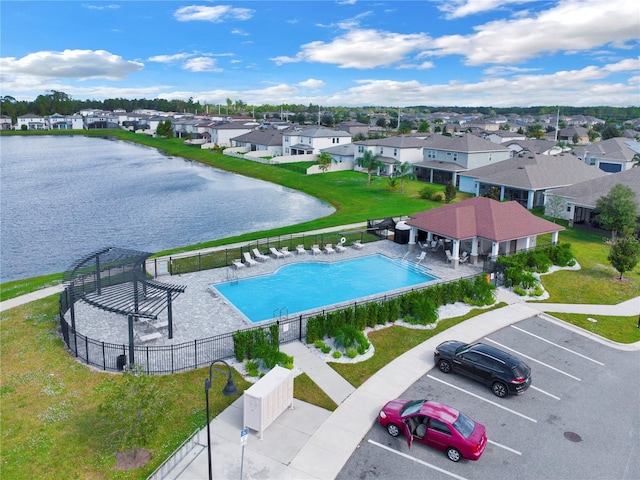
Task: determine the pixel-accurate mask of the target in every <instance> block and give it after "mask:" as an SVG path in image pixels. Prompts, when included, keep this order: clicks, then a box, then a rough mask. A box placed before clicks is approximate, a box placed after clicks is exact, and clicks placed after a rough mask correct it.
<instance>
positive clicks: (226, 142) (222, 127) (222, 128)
mask: <svg viewBox="0 0 640 480" xmlns="http://www.w3.org/2000/svg"><path fill="white" fill-rule="evenodd" d="M258 127H259V124H258V122H254V121H247V122H244V121H234V122H229V123H212V124H210V125H209V126H207V127H206V128H205V131H206V133H208V134H209V138H210V140H209V142H210V143H209V144H211V145H218V146H220V147H230V146H231V139H232V138H235V137H238V136H240V135H242V134H243V133H249V132H251V131H253V130H256V129H257V128H258ZM209 144H206V145H209ZM203 148H205V147H203Z"/></svg>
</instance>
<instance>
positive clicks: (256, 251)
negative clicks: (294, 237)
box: [251, 248, 269, 262]
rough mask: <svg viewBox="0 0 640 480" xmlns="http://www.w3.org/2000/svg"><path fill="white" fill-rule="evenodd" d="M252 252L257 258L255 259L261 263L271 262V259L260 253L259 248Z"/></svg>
mask: <svg viewBox="0 0 640 480" xmlns="http://www.w3.org/2000/svg"><path fill="white" fill-rule="evenodd" d="M251 251H252V252H253V256H254V257H255V259H256V260H257V261H259V262H266V261H267V260H269V257H267V256H266V255H263V254H262V253H260V250H258V249H257V248H254V249H253V250H251Z"/></svg>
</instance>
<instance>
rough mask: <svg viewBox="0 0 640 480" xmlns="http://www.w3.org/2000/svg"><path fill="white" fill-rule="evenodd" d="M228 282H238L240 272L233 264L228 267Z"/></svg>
mask: <svg viewBox="0 0 640 480" xmlns="http://www.w3.org/2000/svg"><path fill="white" fill-rule="evenodd" d="M227 282H234V283H238V272H236V269H235V268H233V267H232V266H229V267H228V268H227Z"/></svg>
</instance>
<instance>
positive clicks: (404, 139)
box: [353, 134, 428, 175]
mask: <svg viewBox="0 0 640 480" xmlns="http://www.w3.org/2000/svg"><path fill="white" fill-rule="evenodd" d="M424 135H425V136H426V135H428V134H424ZM353 143H354V145H356V147H357V150H356V152H355V159H354V161H355V169H356V170H362V169H361V168H360V167H358V166H357V160H358V158H360V157H362V155H363V154H364V152H365V151H367V150H368V151H370V152H371V153H372V154H374V155H379V156H380V161H381V162H382V167H381V168H380V170H379V171H378V174H379V175H393V173H394V168H395V166H394V165H395V164H396V163H405V162H409V163H411V164H416V163H418V162H421V161H422V160H423V149H424V148H425V146H426V145H427V141H426V140H425V139H424V138H421V137H416V136H413V135H397V136H393V137H386V138H377V139H371V140H362V141H359V142H353Z"/></svg>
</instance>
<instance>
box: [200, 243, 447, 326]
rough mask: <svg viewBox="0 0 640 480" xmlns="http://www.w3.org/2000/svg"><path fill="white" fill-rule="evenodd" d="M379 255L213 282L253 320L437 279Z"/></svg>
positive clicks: (292, 265)
mask: <svg viewBox="0 0 640 480" xmlns="http://www.w3.org/2000/svg"><path fill="white" fill-rule="evenodd" d="M436 279H437V277H434V276H431V275H428V274H426V273H425V272H424V271H422V269H420V268H415V267H412V265H404V264H403V263H402V262H401V261H400V260H393V259H390V258H388V257H385V256H383V255H370V256H365V257H360V258H355V259H352V260H345V261H341V262H333V263H323V262H304V263H292V264H289V265H285V266H283V267H282V268H280V269H278V271H276V272H275V273H273V274H270V275H262V276H259V277H253V278H246V279H242V280H238V281H231V282H224V283H216V284H212V285H211V287H213V288H215V289H216V290H217V291H218V292H219V293H220V294H221V295H222V296H224V297H225V298H226V299H227V300H228V301H229V302H230V303H231V304H233V305H234V306H235V307H236V308H237V309H238V310H239V311H240V312H241V313H243V314H244V315H245V316H246V317H247V318H248V319H249V320H250V321H251V322H261V321H264V320H270V319H273V318H274V317H280V316H282V315H286V314H289V315H291V314H294V313H299V312H303V311H306V310H312V309H316V308H320V307H324V306H328V305H333V304H336V303H341V302H346V301H350V300H355V299H357V298H361V297H367V296H370V295H376V294H380V293H384V292H390V291H393V290H397V289H401V288H406V287H411V286H415V285H419V284H423V283H427V282H430V281H433V280H436Z"/></svg>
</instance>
